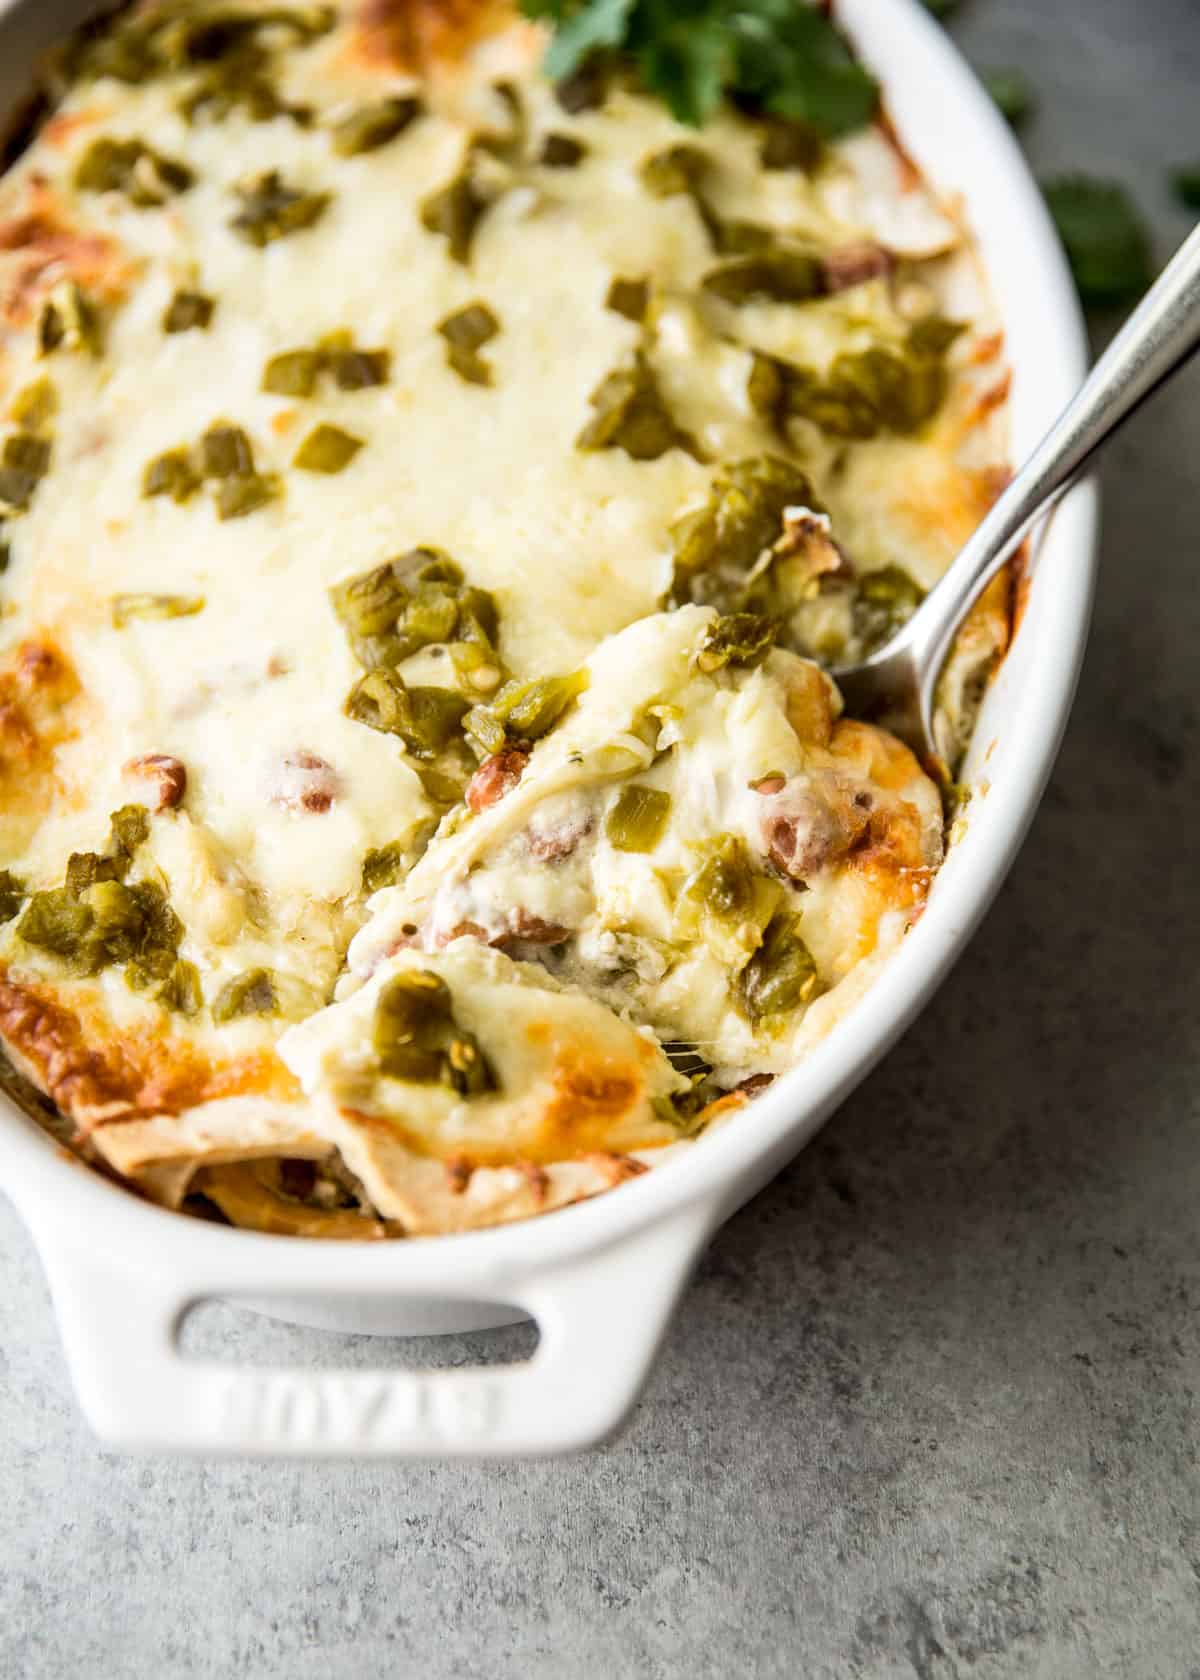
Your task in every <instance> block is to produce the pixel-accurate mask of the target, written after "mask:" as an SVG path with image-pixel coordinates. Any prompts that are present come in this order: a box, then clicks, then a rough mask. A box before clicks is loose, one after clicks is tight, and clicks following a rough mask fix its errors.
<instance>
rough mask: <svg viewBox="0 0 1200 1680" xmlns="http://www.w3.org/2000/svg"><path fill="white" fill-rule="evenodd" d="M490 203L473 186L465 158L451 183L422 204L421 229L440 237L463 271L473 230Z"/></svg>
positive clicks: (473, 235) (471, 169)
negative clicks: (462, 266)
mask: <svg viewBox="0 0 1200 1680" xmlns="http://www.w3.org/2000/svg"><path fill="white" fill-rule="evenodd" d="M490 203H491V200H490V198H488V197H486V196H485V195H484V194H483V193H482V192H480V190H479V188H478V187H477V186H476V183H475V176H474V169H473V167H472V159H471V156H470V154H468V156H467V158H466V161H465V162H464V164H463V166H462V168H461V169H460V170H459V172H458V174H457V175H456V176H455V177H454V179H453V180H452V181H450V182H448V183H447V185H446V186H444V187H441V188H439V189H438V191H437V192H435V193H430V195H429V197H428V198H426V199H424V200H423V201H422V204H421V226H422V227H423V228H425V229H426V231H427V232H429V233H436V234H440V235H441V237H442V238H443V239H444V240H445V241H446V243H447V245H448V246H449V248H450V255H451V257H453V259H454V261H455V262H456V263H462V264H463V265H464V267H465V265H466V264H467V263H469V262H470V260H471V246H472V244H473V243H474V240H475V233H476V229H477V228H478V226H479V223H480V220H481V219H482V217H483V215H484V212H485V211H486V210H487V209H488V207H489V205H490Z"/></svg>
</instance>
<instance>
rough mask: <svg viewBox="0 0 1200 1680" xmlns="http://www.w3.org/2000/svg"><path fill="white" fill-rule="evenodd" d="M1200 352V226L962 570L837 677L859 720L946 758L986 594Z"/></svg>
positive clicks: (964, 554)
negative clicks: (958, 660)
mask: <svg viewBox="0 0 1200 1680" xmlns="http://www.w3.org/2000/svg"><path fill="white" fill-rule="evenodd" d="M1197 349H1200V227H1197V228H1196V229H1195V230H1194V231H1193V232H1192V233H1191V234H1190V235H1189V236H1188V238H1187V239H1186V240H1185V241H1184V243H1183V245H1182V246H1181V247H1180V249H1179V250H1178V251H1177V252H1176V254H1175V256H1174V257H1173V258H1172V260H1171V261H1170V263H1169V264H1168V265H1167V267H1166V268H1165V269H1164V270H1163V273H1162V274H1161V275H1160V276H1159V278H1158V280H1157V281H1156V283H1155V285H1154V286H1153V287H1152V289H1151V290H1150V291H1149V292H1148V293H1147V294H1146V296H1145V298H1143V300H1142V302H1141V303H1140V304H1139V305H1138V307H1137V309H1135V310H1134V312H1133V314H1132V315H1131V316H1130V317H1129V320H1128V321H1127V322H1126V323H1125V325H1124V326H1123V327H1122V328H1121V331H1120V332H1119V333H1118V334H1117V336H1116V338H1114V339H1113V341H1112V343H1111V344H1110V345H1109V347H1108V349H1107V350H1106V351H1105V352H1104V354H1103V355H1102V356H1101V358H1100V360H1099V361H1098V362H1097V363H1096V366H1095V367H1094V368H1093V369H1092V371H1091V373H1090V374H1089V375H1088V377H1087V379H1086V380H1085V381H1084V383H1083V385H1082V387H1081V388H1080V390H1079V392H1078V393H1077V395H1076V396H1075V397H1073V398H1072V400H1071V401H1070V402H1069V403H1068V404H1067V407H1066V408H1065V409H1064V410H1063V412H1062V414H1061V415H1060V416H1059V418H1058V419H1057V420H1056V421H1055V422H1054V424H1053V425H1052V426H1051V428H1050V430H1049V431H1048V432H1047V433H1046V435H1045V437H1044V438H1043V439H1042V441H1041V443H1039V444H1038V446H1037V448H1036V449H1035V450H1034V452H1033V454H1032V455H1031V456H1030V457H1029V459H1028V460H1027V461H1026V463H1025V465H1024V466H1023V467H1022V468H1021V470H1020V471H1019V472H1018V473H1017V474H1016V475H1015V477H1014V478H1013V479H1012V481H1011V482H1010V483H1009V485H1008V488H1007V489H1006V490H1005V491H1004V492H1003V494H1002V495H1001V496H1000V497H999V499H998V500H997V501H996V502H995V503H994V505H993V506H992V508H991V510H990V512H989V513H988V514H987V517H986V518H985V519H984V520H983V522H982V523H981V524H980V525H979V526H978V528H977V529H976V531H975V532H974V534H973V535H972V536H971V538H970V539H969V540H968V542H967V543H966V544H965V545H964V547H963V548H962V549H961V550H960V551H959V554H958V556H957V557H956V559H955V561H954V563H953V565H952V566H951V567H950V569H949V571H948V572H946V573H945V574H944V575H943V576H942V577H941V578H939V579H938V582H937V583H936V584H935V585H934V587H933V588H932V589H931V590H930V592H929V594H928V595H927V596H926V597H925V599H924V600H923V601H922V603H921V605H920V606H919V607H918V608H917V610H916V612H915V613H914V614H913V615H912V617H911V618H910V619H909V620H908V621H907V623H906V624H904V625H903V626H902V627H901V629H899V630H898V631H897V632H896V634H895V635H894V636H893V637H891V639H890V640H889V641H887V642H886V643H885V644H884V645H883V647H881V648H879V649H878V650H877V651H876V652H875V653H873V654H872V655H871V657H870V658H869V659H866V660H864V661H863V662H862V663H861V664H859V665H848V666H845V667H844V668H843V669H841V670H835V671H834V672H833V676H834V678H835V680H836V681H837V684H838V686H839V687H840V689H841V691H842V694H843V695H844V697H845V701H846V709H847V711H848V712H850V714H851V715H852V716H855V717H868V718H869V717H881V718H884V719H886V722H887V723H888V725H889V727H891V728H892V729H894V730H895V731H896V733H897V734H899V735H902V736H903V737H904V739H905V740H906V741H908V742H909V744H910V745H911V746H912V747H913V748H914V749H915V750H916V752H917V753H918V755H919V756H921V757H922V758H925V757H932V758H934V759H937V758H938V757H939V756H940V754H939V750H938V745H937V738H936V736H935V734H934V727H933V701H934V691H935V689H936V687H937V681H938V677H939V676H940V675H941V671H942V666H943V665H944V664H945V662H946V656H947V654H948V653H949V651H950V648H951V646H952V644H953V642H954V638H955V636H956V635H957V633H958V630H959V627H960V626H961V624H962V622H963V620H964V619H965V618H966V616H967V614H968V613H969V612H970V610H971V608H972V607H973V606H974V605H975V603H976V601H977V600H978V599H979V597H980V595H981V594H982V592H983V590H984V589H985V588H986V586H987V585H988V584H989V583H990V582H991V580H992V579H993V578H994V577H995V576H996V573H997V572H998V571H999V570H1000V569H1001V567H1002V566H1003V565H1004V563H1005V562H1006V561H1007V560H1008V559H1009V558H1010V557H1011V555H1012V554H1013V553H1014V552H1015V550H1016V549H1017V548H1018V547H1019V546H1020V544H1021V542H1022V541H1023V540H1024V538H1025V537H1026V536H1027V535H1028V533H1029V530H1030V527H1031V526H1032V525H1033V524H1034V523H1035V521H1036V520H1037V519H1039V518H1040V517H1041V515H1042V514H1043V513H1044V512H1045V511H1046V510H1047V508H1048V507H1050V505H1051V504H1052V503H1053V502H1054V501H1056V500H1057V498H1058V497H1059V496H1061V495H1062V494H1063V492H1064V491H1065V490H1067V489H1069V488H1070V486H1071V484H1073V483H1074V481H1075V479H1076V478H1077V476H1078V475H1079V472H1080V469H1081V468H1082V467H1083V465H1084V463H1085V462H1086V461H1087V460H1088V459H1089V457H1090V456H1091V455H1092V454H1093V453H1094V452H1095V451H1096V450H1097V449H1099V447H1100V445H1101V444H1103V443H1106V442H1107V441H1108V439H1109V438H1110V437H1111V436H1112V434H1113V433H1114V432H1115V431H1116V430H1117V428H1118V427H1119V426H1121V425H1122V424H1123V422H1124V421H1125V420H1127V419H1128V417H1129V416H1130V415H1131V414H1132V413H1133V411H1134V409H1135V408H1137V407H1138V406H1139V404H1141V403H1142V402H1144V401H1145V399H1146V398H1147V397H1149V396H1150V395H1151V394H1152V393H1153V392H1154V391H1155V390H1156V389H1157V388H1158V386H1159V385H1161V384H1162V383H1163V382H1164V381H1165V380H1166V379H1169V378H1170V376H1171V375H1172V374H1173V373H1175V372H1176V371H1177V370H1178V369H1179V368H1180V367H1182V366H1183V364H1184V363H1185V362H1186V361H1187V360H1188V358H1189V357H1190V356H1191V355H1192V354H1193V353H1194V352H1195V351H1196V350H1197Z"/></svg>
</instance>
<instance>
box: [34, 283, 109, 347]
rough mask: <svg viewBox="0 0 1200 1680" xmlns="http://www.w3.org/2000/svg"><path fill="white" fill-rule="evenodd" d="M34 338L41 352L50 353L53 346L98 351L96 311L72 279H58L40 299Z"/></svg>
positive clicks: (99, 339)
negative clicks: (47, 293) (43, 299)
mask: <svg viewBox="0 0 1200 1680" xmlns="http://www.w3.org/2000/svg"><path fill="white" fill-rule="evenodd" d="M37 340H38V350H39V352H40V353H41V354H42V355H43V356H52V355H53V354H54V353H55V351H57V350H66V351H68V352H72V353H75V354H85V355H89V356H98V355H99V354H100V350H101V345H102V334H101V325H100V312H99V310H98V309H97V308H96V305H95V304H94V303H93V302H92V300H91V299H90V298H89V297H88V296H87V294H86V293H85V292H84V291H82V290H81V288H80V287H79V286H78V285H76V283H75V281H74V280H63V281H60V282H59V284H58V285H57V286H55V287H54V288H53V290H52V291H51V293H50V295H49V296H48V297H47V299H46V301H45V303H43V305H42V310H41V314H40V315H39V316H38V326H37Z"/></svg>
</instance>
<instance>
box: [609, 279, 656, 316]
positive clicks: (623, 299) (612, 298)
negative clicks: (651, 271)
mask: <svg viewBox="0 0 1200 1680" xmlns="http://www.w3.org/2000/svg"><path fill="white" fill-rule="evenodd" d="M604 307H605V308H606V309H611V310H612V312H613V313H614V315H624V317H625V319H626V320H627V321H633V322H634V323H635V324H636V325H638V326H641V324H642V322H643V321H644V320H645V319H646V312H647V311H648V309H649V308H650V282H649V281H648V280H623V279H621V278H620V277H619V276H618V278H617V279H615V280H614V281H613V283H612V285H611V286H610V287H609V288H608V296H607V297H606V298H605V300H604Z"/></svg>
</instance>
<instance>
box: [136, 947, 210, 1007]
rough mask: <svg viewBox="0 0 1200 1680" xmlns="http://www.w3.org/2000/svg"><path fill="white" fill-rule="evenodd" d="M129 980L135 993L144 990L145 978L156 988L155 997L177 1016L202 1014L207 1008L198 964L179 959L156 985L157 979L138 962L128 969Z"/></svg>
mask: <svg viewBox="0 0 1200 1680" xmlns="http://www.w3.org/2000/svg"><path fill="white" fill-rule="evenodd" d="M125 978H126V979H127V980H128V981H129V984H130V985H131V986H132V987H134V989H135V990H140V989H141V986H142V982H143V979H145V980H148V981H149V982H150V984H152V985H153V989H154V997H155V999H156V1001H157V1002H158V1003H161V1004H162V1006H163V1008H164V1009H170V1010H173V1011H174V1012H175V1013H176V1014H177V1015H185V1016H189V1017H190V1016H193V1015H198V1014H199V1013H200V1011H201V1010H202V1009H203V1007H204V993H203V991H202V990H201V987H200V974H199V971H198V970H197V968H196V966H195V964H194V963H190V962H184V961H183V959H182V958H178V957H177V958H176V959H175V961H174V962H173V963H172V964H171V966H170V968H169V970H168V971H167V973H166V974H165V975H164V976H163V977H162V979H161V980H159V981H158V983H157V984H156V985H154V978H155V977H154V976H153V975H152V974H151V973H150V972H149V970H147V969H146V968H144V967H143V966H142V965H139V964H138V963H130V964H129V966H128V968H127V969H126V970H125Z"/></svg>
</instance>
